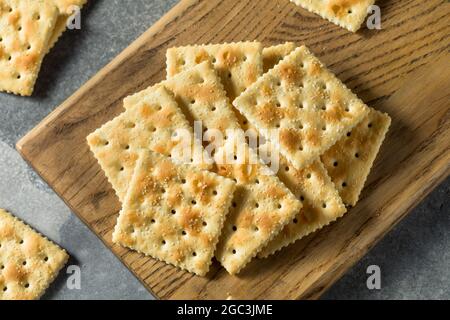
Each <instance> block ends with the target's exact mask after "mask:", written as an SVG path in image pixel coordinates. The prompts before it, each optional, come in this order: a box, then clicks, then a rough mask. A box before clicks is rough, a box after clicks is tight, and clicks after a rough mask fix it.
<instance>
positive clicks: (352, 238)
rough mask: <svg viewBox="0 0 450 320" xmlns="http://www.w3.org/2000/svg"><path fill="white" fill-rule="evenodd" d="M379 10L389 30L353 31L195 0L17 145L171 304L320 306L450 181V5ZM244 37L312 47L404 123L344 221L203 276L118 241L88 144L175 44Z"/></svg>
mask: <svg viewBox="0 0 450 320" xmlns="http://www.w3.org/2000/svg"><path fill="white" fill-rule="evenodd" d="M377 3H378V4H379V5H380V7H381V10H382V27H383V29H382V30H368V29H366V28H363V29H362V30H361V31H359V32H358V33H356V34H352V33H350V32H348V31H346V30H344V29H342V28H339V27H337V26H335V25H333V24H331V23H329V22H327V21H325V20H323V19H320V18H318V17H317V16H315V15H313V14H310V13H308V12H306V11H305V10H303V9H301V8H299V7H297V6H295V5H293V4H292V3H290V2H289V1H288V0H260V1H250V0H227V1H220V0H183V1H181V2H180V3H179V4H178V5H177V6H176V7H174V8H173V9H172V10H171V11H170V12H169V13H168V14H167V15H166V16H165V17H163V18H162V19H161V20H160V21H159V22H158V23H156V24H155V25H154V26H153V27H152V28H150V29H149V30H148V31H147V32H146V33H145V34H143V35H142V36H141V37H140V38H139V39H138V40H137V41H135V42H134V43H133V44H132V45H130V47H128V48H127V49H126V50H125V51H124V52H122V53H121V54H120V55H119V56H118V57H117V58H116V59H114V60H113V61H112V62H111V63H110V64H109V65H108V66H106V67H105V68H104V69H103V70H101V71H100V72H99V73H98V74H97V75H96V76H95V77H94V78H92V79H91V80H90V81H89V82H87V83H86V84H85V85H84V86H83V87H82V88H81V89H80V90H78V91H77V92H76V93H75V94H74V95H73V96H72V97H70V98H69V99H68V100H67V101H66V102H64V103H63V104H62V105H61V106H60V107H59V108H57V109H56V110H55V111H54V112H53V113H52V114H50V115H49V116H48V117H47V118H46V119H45V120H44V121H43V122H42V123H41V124H40V125H39V126H37V127H36V128H35V129H33V130H32V131H31V132H30V133H29V134H28V135H27V136H26V137H24V138H23V139H22V140H21V141H20V142H19V143H18V145H17V148H18V150H19V151H20V152H21V154H22V155H23V157H24V158H25V159H26V160H27V161H28V162H29V163H30V164H31V165H32V166H33V167H34V168H35V169H36V171H37V172H38V173H39V174H40V175H41V176H42V177H43V178H44V179H45V181H47V182H48V183H49V185H50V186H51V187H52V188H53V189H54V190H55V191H56V192H57V193H58V195H60V196H61V197H62V198H63V199H64V201H65V202H66V203H67V204H68V205H69V206H70V208H71V209H72V210H73V211H74V212H75V213H76V214H77V215H78V216H79V217H80V218H81V219H82V220H83V221H84V222H85V223H86V224H87V225H88V226H89V227H90V228H91V229H92V230H93V232H95V233H96V234H97V235H98V236H99V237H100V239H102V240H103V241H104V243H105V244H106V245H107V246H108V247H110V248H111V250H113V252H114V253H115V254H116V255H117V256H118V257H119V258H120V259H121V260H122V261H123V262H124V263H125V265H126V266H127V267H128V268H130V270H131V271H132V272H133V273H134V274H135V275H136V276H137V277H138V278H139V279H140V280H141V281H142V282H143V283H144V284H145V285H146V287H147V288H148V289H149V290H151V291H152V292H153V293H154V294H155V295H156V296H157V297H159V298H162V299H180V298H189V299H223V298H227V297H231V298H234V299H243V298H246V299H271V298H272V299H298V298H306V299H314V298H318V297H319V296H320V295H321V294H322V293H323V292H324V291H325V290H326V289H327V288H329V287H330V286H331V285H332V284H333V283H334V282H335V281H336V280H337V279H338V278H339V277H340V276H341V275H342V274H343V273H344V272H345V271H346V270H347V269H348V268H350V267H351V266H352V265H353V264H354V263H355V262H357V261H358V259H360V258H361V257H362V256H363V255H364V254H365V253H366V252H367V251H368V250H369V249H370V248H371V247H372V246H373V245H374V244H375V243H376V242H377V241H378V240H379V239H381V238H382V237H383V235H384V234H385V233H386V232H388V231H389V230H390V229H391V228H392V227H393V226H394V225H395V224H396V223H397V222H399V221H400V220H401V219H402V218H403V217H404V216H405V215H406V214H407V213H408V212H409V211H410V210H411V209H412V208H413V207H414V206H415V205H417V204H418V203H419V202H420V201H421V200H422V198H423V197H425V196H426V195H427V194H428V193H429V192H430V191H431V190H432V189H433V188H434V187H435V186H436V185H437V184H438V183H439V182H440V181H442V180H443V179H445V178H446V177H447V176H448V175H449V173H450V166H449V163H450V152H449V145H450V121H449V117H450V108H449V101H450V100H449V98H450V89H449V86H448V84H449V83H450V68H449V66H450V65H449V61H450V60H449V58H450V55H449V47H450V41H449V34H450V33H449V31H450V25H449V23H448V16H449V14H450V4H448V3H447V1H442V0H429V1H423V0H402V1H398V0H385V1H383V0H380V1H377ZM238 40H259V41H262V42H263V43H264V44H266V45H271V44H276V43H280V42H284V41H295V42H296V43H298V44H303V43H304V44H306V45H307V46H308V47H309V48H310V49H311V50H312V51H313V52H314V53H315V54H316V55H317V56H318V57H320V59H322V61H323V62H324V63H325V64H326V65H327V66H328V67H329V68H330V69H331V70H332V71H333V72H335V73H336V74H337V75H338V77H339V78H340V79H341V80H343V81H344V82H345V83H346V84H347V85H348V86H349V87H350V88H351V89H353V90H354V92H356V93H357V94H358V95H359V96H360V97H361V98H362V99H363V100H364V101H365V102H366V103H367V104H369V105H370V106H372V107H374V108H377V109H379V110H382V111H385V112H388V113H389V114H390V115H391V116H392V118H393V124H392V127H391V130H390V132H389V134H388V136H387V139H386V141H385V143H384V145H383V147H382V149H381V152H380V154H379V156H378V158H377V161H376V163H375V165H374V168H373V171H372V173H371V175H370V177H369V179H368V181H367V184H366V188H365V189H364V191H363V193H362V198H361V201H360V202H359V204H358V205H357V206H356V207H355V208H353V209H352V210H350V212H349V213H348V214H347V215H346V216H345V217H344V218H343V219H341V220H339V221H338V222H337V223H334V224H333V225H331V226H329V227H327V228H325V229H323V230H322V231H320V232H318V233H316V234H313V235H311V236H309V237H307V238H305V239H303V240H302V241H300V242H298V243H296V244H295V245H291V246H290V247H288V248H287V249H285V250H283V251H281V252H280V253H278V254H276V255H275V256H272V257H271V258H269V259H264V260H255V261H253V262H252V263H251V264H250V265H249V266H248V267H247V268H246V269H245V270H244V271H243V272H242V273H241V274H239V275H238V276H230V275H228V274H227V273H226V272H225V271H224V270H223V269H221V268H219V267H218V265H217V263H215V264H214V265H213V267H212V270H211V272H210V273H209V274H208V276H207V277H205V278H200V277H197V276H194V275H191V274H189V273H186V272H183V271H179V270H177V269H176V268H173V267H171V266H168V265H165V264H164V263H161V262H157V261H155V260H153V259H150V258H146V257H143V256H142V255H140V254H137V253H134V252H132V251H129V250H126V249H123V248H120V247H118V246H115V245H113V244H112V243H111V232H112V228H113V226H114V224H115V222H116V219H117V214H118V211H119V209H120V204H119V202H118V200H117V198H116V197H115V195H114V192H113V191H112V189H111V187H110V185H109V184H108V182H107V180H106V178H105V176H104V174H103V173H102V171H101V169H100V167H99V165H98V164H97V162H96V160H95V159H94V157H93V156H92V154H91V153H90V151H89V148H88V146H87V144H86V142H85V139H86V136H87V135H88V134H89V133H90V132H92V131H93V130H95V129H96V128H98V127H99V126H101V125H102V124H103V123H105V122H106V121H108V120H110V119H112V118H113V117H114V116H116V115H117V114H119V113H120V112H122V111H123V109H122V99H123V98H124V97H125V96H127V95H129V94H132V93H134V92H137V91H139V90H141V89H144V88H146V87H147V86H149V85H152V84H154V83H157V82H159V81H160V80H162V79H164V78H165V61H164V60H165V59H164V55H165V51H166V49H167V48H168V47H172V46H177V45H187V44H202V43H221V42H230V41H238ZM411 268H412V269H413V268H414V266H411Z"/></svg>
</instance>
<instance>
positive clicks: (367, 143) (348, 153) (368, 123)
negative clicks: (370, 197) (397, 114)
mask: <svg viewBox="0 0 450 320" xmlns="http://www.w3.org/2000/svg"><path fill="white" fill-rule="evenodd" d="M390 124H391V118H390V117H389V116H388V115H387V114H384V113H381V112H379V111H376V110H374V109H370V112H369V114H368V115H367V116H366V117H365V118H364V120H363V121H362V122H361V123H360V124H358V125H357V126H356V127H355V128H354V129H353V130H352V131H351V132H348V133H347V135H346V136H345V137H344V138H342V139H341V140H339V141H338V142H337V143H336V144H335V145H334V146H333V147H331V148H330V149H329V150H328V151H327V152H325V154H324V155H322V157H321V158H322V162H323V163H324V164H325V167H326V168H327V170H328V173H329V175H330V176H331V179H332V180H333V182H334V183H335V185H336V187H337V188H338V191H339V194H340V196H341V198H342V199H343V201H344V203H345V204H347V205H351V206H354V205H355V204H356V203H357V202H358V198H359V195H360V193H361V190H362V189H363V187H364V183H365V182H366V179H367V176H368V175H369V173H370V169H371V167H372V165H373V162H374V161H375V158H376V156H377V153H378V151H379V149H380V147H381V144H382V143H383V140H384V138H385V136H386V133H387V131H388V129H389V126H390Z"/></svg>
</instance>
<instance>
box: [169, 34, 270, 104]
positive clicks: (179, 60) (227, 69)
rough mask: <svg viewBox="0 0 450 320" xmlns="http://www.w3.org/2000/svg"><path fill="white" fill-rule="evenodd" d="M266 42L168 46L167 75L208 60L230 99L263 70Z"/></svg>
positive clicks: (255, 78) (172, 74) (246, 86)
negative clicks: (263, 44)
mask: <svg viewBox="0 0 450 320" xmlns="http://www.w3.org/2000/svg"><path fill="white" fill-rule="evenodd" d="M261 55H262V45H261V43H259V42H238V43H224V44H210V45H202V46H186V47H177V48H170V49H168V50H167V55H166V56H167V77H168V78H171V77H173V76H174V75H176V74H178V73H180V72H183V71H186V70H188V69H189V68H192V67H193V66H196V65H198V64H200V63H202V62H204V61H208V62H210V63H211V65H212V66H213V67H214V69H215V70H216V72H217V74H218V75H219V76H220V78H221V80H222V84H223V86H224V88H225V91H226V92H227V95H228V98H230V101H233V100H234V99H235V98H236V97H238V96H239V95H240V94H241V93H242V92H244V91H245V89H247V88H248V87H249V86H250V85H251V84H252V83H254V82H255V81H256V80H257V79H258V78H259V77H260V76H261V75H262V73H263V68H262V58H261Z"/></svg>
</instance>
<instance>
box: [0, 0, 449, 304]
mask: <svg viewBox="0 0 450 320" xmlns="http://www.w3.org/2000/svg"><path fill="white" fill-rule="evenodd" d="M176 2H177V1H176V0H133V1H120V0H96V1H90V3H89V4H88V5H87V6H86V7H85V8H84V9H83V11H82V28H81V30H74V31H68V32H66V33H65V34H64V35H63V36H62V38H61V39H60V40H59V42H58V43H57V45H56V46H55V47H54V48H53V50H51V52H50V54H49V55H48V56H47V57H46V59H45V61H44V63H43V66H42V71H41V73H40V76H39V79H38V83H37V86H36V88H35V93H34V95H33V97H31V98H22V97H16V96H13V95H9V94H3V93H0V208H5V209H7V210H9V211H11V212H13V213H14V214H15V215H17V216H18V217H20V218H22V219H23V220H25V221H26V222H27V223H29V224H30V225H32V226H33V227H35V228H36V229H37V230H39V231H40V232H41V233H43V234H45V235H46V236H48V237H49V238H50V239H52V240H54V241H55V242H57V243H58V244H60V245H61V246H62V247H64V248H66V249H67V250H68V251H69V252H70V254H71V260H70V262H69V265H77V266H79V267H80V270H81V288H80V289H74V288H71V289H69V288H68V286H67V285H66V282H67V278H68V277H69V274H67V272H66V270H65V269H64V270H63V271H62V272H61V274H60V276H59V277H58V279H57V280H56V282H55V283H54V284H53V285H52V286H51V288H50V289H49V290H48V292H47V293H46V295H45V296H44V298H45V299H152V296H151V295H150V294H149V293H148V292H147V290H146V289H145V288H144V287H143V286H142V285H141V284H140V282H139V281H138V280H137V279H136V278H135V277H134V276H133V275H132V274H131V272H130V271H128V269H127V268H126V267H124V266H123V265H122V263H121V262H120V261H119V260H118V259H116V258H115V256H114V255H113V254H112V253H111V252H110V251H109V250H108V249H107V248H106V247H105V246H104V245H103V244H102V243H101V241H100V240H99V239H98V238H97V237H96V236H95V235H94V234H93V233H91V232H90V231H89V230H88V228H87V227H86V226H85V225H84V224H83V223H82V222H81V221H80V220H79V219H78V218H77V217H76V216H75V215H73V214H72V213H71V212H70V210H69V209H68V208H67V207H66V206H65V204H64V203H63V202H62V201H61V200H60V199H59V198H58V197H57V196H56V195H55V193H54V192H52V190H51V189H50V188H49V187H48V186H47V185H46V184H45V183H44V182H43V181H42V180H41V179H40V178H39V177H37V176H36V174H35V173H34V172H33V171H32V169H30V168H29V167H28V166H27V164H26V163H25V162H24V161H23V160H22V158H21V157H20V156H19V155H18V154H17V152H16V151H15V149H14V145H15V143H16V142H17V141H18V140H19V139H20V138H21V137H22V136H24V135H25V134H26V133H27V132H28V131H29V130H30V129H32V128H33V127H34V126H36V125H37V124H38V123H39V122H40V121H41V120H42V119H43V118H44V117H45V116H46V115H48V114H49V113H50V112H51V111H52V110H54V108H55V107H56V106H58V105H59V104H60V103H62V102H63V101H64V100H65V99H66V98H68V97H69V96H70V95H71V94H72V93H73V92H75V91H76V90H77V89H78V88H79V87H80V86H81V85H82V84H84V83H85V82H86V81H87V80H88V79H89V78H91V77H92V76H93V75H95V73H96V72H97V71H98V70H100V69H101V68H102V67H103V66H105V65H106V64H107V63H108V62H109V61H111V59H113V58H114V57H115V56H116V55H117V54H118V53H120V52H121V51H122V50H123V49H124V48H126V47H127V46H128V45H129V44H130V43H131V42H132V41H133V40H134V39H136V38H137V37H138V36H139V35H140V34H142V33H143V32H144V31H145V30H147V29H148V28H149V27H150V26H151V25H152V24H153V23H154V22H156V21H157V20H158V19H159V18H160V17H161V16H162V15H163V14H164V13H165V12H167V11H168V10H169V9H170V8H171V7H172V6H173V5H174V4H175V3H176ZM449 188H450V179H447V180H446V181H444V182H443V183H442V184H441V185H440V186H439V187H438V188H436V190H434V191H433V192H432V193H431V194H430V195H429V196H428V197H427V198H426V199H425V200H424V201H423V202H422V203H421V204H420V205H419V206H418V207H417V208H416V209H414V210H413V212H412V213H411V214H410V215H409V216H408V217H407V218H406V219H404V220H403V221H402V222H401V223H400V224H399V225H398V226H397V227H396V228H395V229H394V230H393V231H391V232H390V233H389V234H388V235H387V236H386V237H385V238H384V239H383V240H382V241H381V242H380V243H379V244H378V245H377V246H376V247H375V248H374V249H372V250H371V251H370V253H369V254H368V255H366V256H365V257H364V258H363V259H362V260H361V261H360V262H359V263H358V264H357V265H356V266H354V267H353V268H352V269H351V270H350V271H349V272H348V273H347V274H346V275H345V276H344V277H343V278H342V279H341V280H340V281H338V282H337V283H336V284H335V285H334V286H333V287H332V288H331V289H330V290H329V291H328V292H327V293H326V294H325V295H324V297H323V298H324V299H428V298H434V299H450V233H449V230H450V214H449V212H450V210H449V205H450V201H449V199H450V197H449V195H450V194H449ZM370 265H377V266H379V267H380V270H381V276H382V277H381V289H379V290H369V289H368V288H367V285H366V281H367V278H368V274H367V273H366V271H367V268H368V266H370Z"/></svg>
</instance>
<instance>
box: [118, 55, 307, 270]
mask: <svg viewBox="0 0 450 320" xmlns="http://www.w3.org/2000/svg"><path fill="white" fill-rule="evenodd" d="M160 85H164V86H166V87H167V88H168V89H170V90H171V91H172V92H173V93H174V94H175V97H176V100H177V102H178V103H179V105H180V106H181V107H182V109H183V111H184V112H185V114H186V115H187V118H188V119H190V120H191V121H202V124H203V126H204V128H206V129H208V130H217V131H218V132H220V133H222V134H223V136H227V135H228V133H227V129H238V130H239V129H240V126H239V123H238V121H237V119H236V117H235V114H234V111H233V109H232V106H231V104H230V102H229V100H228V99H227V96H226V93H225V91H224V90H223V87H222V85H221V80H220V78H219V77H218V76H217V75H216V73H215V72H214V70H213V69H212V68H211V66H210V64H209V63H208V62H204V63H202V64H199V65H197V66H196V67H193V68H191V69H189V70H187V71H185V72H182V73H180V74H178V75H177V76H174V77H173V78H171V79H169V80H167V81H164V82H163V83H162V84H160ZM147 90H150V89H147ZM145 92H146V90H144V91H143V92H141V93H137V94H135V95H134V96H131V97H128V98H126V99H125V102H124V104H125V106H126V107H127V108H129V105H130V104H133V103H134V101H136V100H139V99H140V97H141V96H142V95H144V94H145ZM234 141H236V140H234V139H233V138H232V137H231V135H230V136H228V139H226V140H220V142H219V141H217V143H216V145H215V147H216V148H215V149H216V152H215V154H214V160H215V161H216V165H217V168H216V170H217V172H218V173H219V174H220V175H223V176H225V177H228V178H230V179H235V180H236V182H237V190H236V193H235V194H236V195H235V198H234V199H233V206H232V209H231V212H230V214H229V217H228V219H227V221H226V223H225V227H224V230H223V233H222V236H221V240H220V242H219V244H218V247H217V253H216V257H217V259H218V260H219V261H220V262H221V264H222V265H223V266H224V267H225V269H226V270H227V271H228V272H229V273H231V274H236V273H238V272H239V271H240V270H241V269H242V268H243V267H244V266H245V265H246V264H247V263H248V262H249V261H250V260H251V259H252V258H253V257H254V256H256V254H257V253H258V252H259V250H261V249H262V247H264V246H265V244H267V243H268V242H269V241H270V240H271V239H272V238H273V237H274V236H275V235H276V234H277V233H278V232H279V231H280V230H281V229H282V228H283V227H284V225H286V224H287V223H288V222H289V221H291V220H292V219H293V218H294V215H295V214H296V213H297V212H298V211H299V210H300V208H301V203H300V201H298V200H297V199H296V198H295V196H294V195H293V194H292V193H291V192H290V191H289V190H288V189H287V188H286V187H285V186H284V185H283V184H282V183H281V182H280V181H279V179H278V178H277V177H276V176H274V175H272V174H271V173H270V170H269V169H268V168H267V166H265V165H264V164H262V163H261V162H260V160H259V159H258V157H257V156H256V154H255V153H254V152H253V151H252V150H251V149H250V148H249V147H248V145H247V144H246V143H241V144H239V146H240V147H241V148H243V149H241V150H242V153H240V156H239V158H238V157H236V160H235V163H233V162H226V161H223V155H224V154H233V152H234V151H235V146H236V144H235V143H234Z"/></svg>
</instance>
